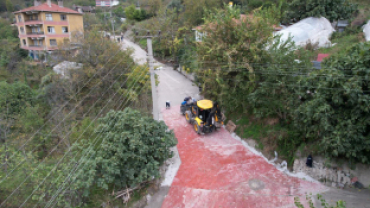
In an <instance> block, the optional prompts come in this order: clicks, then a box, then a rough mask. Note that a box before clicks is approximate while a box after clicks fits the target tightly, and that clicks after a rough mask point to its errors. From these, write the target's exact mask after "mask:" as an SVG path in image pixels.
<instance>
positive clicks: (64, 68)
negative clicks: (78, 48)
mask: <svg viewBox="0 0 370 208" xmlns="http://www.w3.org/2000/svg"><path fill="white" fill-rule="evenodd" d="M82 66H83V64H81V63H76V62H69V61H63V62H61V63H59V64H57V65H55V66H54V67H53V71H54V72H55V73H57V74H60V75H62V77H64V78H69V77H70V74H69V73H70V70H71V69H81V68H82Z"/></svg>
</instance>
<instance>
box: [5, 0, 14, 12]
mask: <svg viewBox="0 0 370 208" xmlns="http://www.w3.org/2000/svg"><path fill="white" fill-rule="evenodd" d="M5 5H6V11H8V12H13V11H14V7H13V4H12V2H11V1H10V0H6V1H5Z"/></svg>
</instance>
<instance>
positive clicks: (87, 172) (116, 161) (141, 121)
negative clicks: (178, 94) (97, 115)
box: [76, 108, 177, 196]
mask: <svg viewBox="0 0 370 208" xmlns="http://www.w3.org/2000/svg"><path fill="white" fill-rule="evenodd" d="M167 128H168V127H167V126H166V125H165V124H164V122H163V121H162V122H157V121H155V120H153V119H152V118H149V117H145V116H142V115H141V114H140V112H138V111H135V110H132V109H130V108H126V109H125V110H124V111H110V112H109V113H108V114H107V115H106V116H105V117H104V118H101V119H100V120H99V126H98V128H97V131H96V133H97V134H98V135H99V140H100V145H99V147H100V148H99V149H98V150H96V151H95V150H94V151H91V152H92V153H91V158H90V159H89V160H87V161H86V163H87V164H89V165H88V167H86V168H85V169H83V170H81V171H80V178H79V180H78V182H77V184H76V185H77V186H80V187H84V188H85V194H86V196H87V195H89V193H90V191H89V189H90V188H91V187H92V185H97V186H98V187H101V188H103V189H108V188H109V187H112V185H114V187H116V189H118V190H119V189H126V188H130V187H131V188H133V187H135V186H137V185H139V184H140V183H143V182H146V181H150V180H153V179H154V178H158V177H159V176H160V173H159V167H160V166H161V165H162V164H163V162H164V161H165V160H166V159H168V158H171V157H172V156H173V153H172V151H171V150H170V148H171V147H173V146H175V145H176V144H177V141H176V138H175V137H174V134H173V132H172V131H168V130H167ZM91 148H94V149H95V148H96V147H94V146H92V145H91ZM86 181H89V183H90V184H86Z"/></svg>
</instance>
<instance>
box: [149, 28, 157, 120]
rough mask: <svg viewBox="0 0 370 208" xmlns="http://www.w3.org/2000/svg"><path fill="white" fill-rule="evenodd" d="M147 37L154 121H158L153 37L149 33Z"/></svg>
mask: <svg viewBox="0 0 370 208" xmlns="http://www.w3.org/2000/svg"><path fill="white" fill-rule="evenodd" d="M147 35H148V36H147V37H146V38H147V39H146V41H147V42H146V43H147V47H148V54H147V56H148V58H147V60H148V65H149V71H150V82H151V86H152V100H153V119H154V120H156V121H158V116H159V115H158V113H159V112H158V100H157V98H158V97H157V90H156V86H155V72H154V66H153V47H152V36H150V35H149V32H148V34H147Z"/></svg>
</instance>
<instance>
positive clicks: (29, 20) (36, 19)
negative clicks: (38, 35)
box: [25, 18, 39, 22]
mask: <svg viewBox="0 0 370 208" xmlns="http://www.w3.org/2000/svg"><path fill="white" fill-rule="evenodd" d="M32 21H39V18H35V19H26V20H25V22H32Z"/></svg>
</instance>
